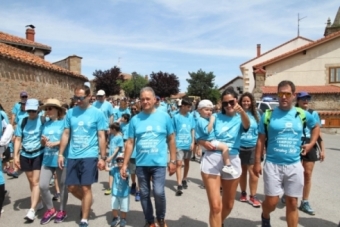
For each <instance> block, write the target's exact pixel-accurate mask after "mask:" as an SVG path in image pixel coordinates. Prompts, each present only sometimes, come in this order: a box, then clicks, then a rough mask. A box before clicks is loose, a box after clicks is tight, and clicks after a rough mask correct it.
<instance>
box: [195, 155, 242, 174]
mask: <svg viewBox="0 0 340 227" xmlns="http://www.w3.org/2000/svg"><path fill="white" fill-rule="evenodd" d="M229 159H230V163H231V165H232V166H233V167H234V169H235V170H236V171H237V172H238V174H237V176H233V175H231V174H228V173H225V172H223V171H222V168H223V166H224V164H223V159H222V154H221V153H220V152H212V151H206V152H205V154H204V156H203V158H202V161H201V172H203V173H205V174H210V175H217V176H221V178H222V179H223V180H234V179H237V178H239V177H240V176H241V174H242V167H241V159H240V158H239V156H238V155H230V156H229Z"/></svg>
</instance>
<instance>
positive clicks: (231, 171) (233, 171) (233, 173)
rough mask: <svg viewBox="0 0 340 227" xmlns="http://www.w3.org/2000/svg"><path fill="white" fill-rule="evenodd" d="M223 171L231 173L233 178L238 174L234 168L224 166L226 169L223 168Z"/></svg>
mask: <svg viewBox="0 0 340 227" xmlns="http://www.w3.org/2000/svg"><path fill="white" fill-rule="evenodd" d="M222 171H223V172H225V173H229V174H231V175H233V176H235V175H237V174H238V173H237V171H236V170H235V169H234V167H233V166H224V167H223V168H222Z"/></svg>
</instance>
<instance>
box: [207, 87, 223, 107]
mask: <svg viewBox="0 0 340 227" xmlns="http://www.w3.org/2000/svg"><path fill="white" fill-rule="evenodd" d="M207 99H209V100H210V101H212V102H213V103H217V102H218V101H219V100H220V99H221V93H220V91H219V90H218V88H217V87H214V88H212V89H211V90H210V93H209V94H208V97H207Z"/></svg>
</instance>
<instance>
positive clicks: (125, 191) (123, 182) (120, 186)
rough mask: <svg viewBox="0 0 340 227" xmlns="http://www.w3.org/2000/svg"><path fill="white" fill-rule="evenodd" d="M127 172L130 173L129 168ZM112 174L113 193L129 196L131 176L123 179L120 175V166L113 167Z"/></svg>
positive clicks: (118, 195)
mask: <svg viewBox="0 0 340 227" xmlns="http://www.w3.org/2000/svg"><path fill="white" fill-rule="evenodd" d="M127 174H128V175H129V172H128V170H127ZM111 175H112V176H113V183H112V191H111V194H112V195H113V196H116V197H127V196H129V193H130V187H129V176H128V177H127V178H126V179H123V178H122V177H121V176H120V170H119V167H112V169H111Z"/></svg>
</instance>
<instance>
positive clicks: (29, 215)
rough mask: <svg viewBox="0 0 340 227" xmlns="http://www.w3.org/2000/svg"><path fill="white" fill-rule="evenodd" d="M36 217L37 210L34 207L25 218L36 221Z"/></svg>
mask: <svg viewBox="0 0 340 227" xmlns="http://www.w3.org/2000/svg"><path fill="white" fill-rule="evenodd" d="M34 218H35V210H34V209H33V208H31V209H29V210H28V211H27V214H26V216H25V219H26V220H27V221H34Z"/></svg>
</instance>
